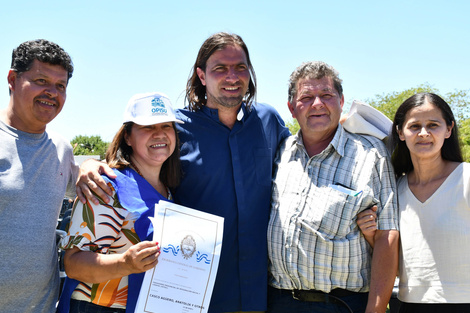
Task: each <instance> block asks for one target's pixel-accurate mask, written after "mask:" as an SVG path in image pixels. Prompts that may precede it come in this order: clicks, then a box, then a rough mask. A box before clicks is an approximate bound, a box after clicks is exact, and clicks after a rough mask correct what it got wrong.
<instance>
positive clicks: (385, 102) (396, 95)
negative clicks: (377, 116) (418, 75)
mask: <svg viewBox="0 0 470 313" xmlns="http://www.w3.org/2000/svg"><path fill="white" fill-rule="evenodd" d="M421 92H432V93H435V94H438V93H439V91H438V90H437V89H436V88H433V87H432V86H431V85H429V84H427V83H426V84H422V85H419V86H418V87H416V88H410V89H406V90H404V91H394V92H391V93H389V94H382V95H375V97H374V98H371V99H366V100H365V102H366V103H368V104H370V105H371V106H372V107H374V108H376V109H377V110H379V111H380V112H382V113H383V114H385V116H387V117H388V118H389V119H390V120H392V121H393V118H394V117H395V112H396V111H397V109H398V107H399V106H400V105H401V104H402V103H403V102H404V101H405V100H406V99H408V98H409V97H411V96H412V95H415V94H417V93H421Z"/></svg>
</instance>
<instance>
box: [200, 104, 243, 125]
mask: <svg viewBox="0 0 470 313" xmlns="http://www.w3.org/2000/svg"><path fill="white" fill-rule="evenodd" d="M200 110H201V112H202V113H204V114H205V115H206V116H207V117H209V118H210V119H212V120H215V121H217V122H219V110H218V109H211V108H209V107H207V106H206V105H203V106H201V109H200ZM247 113H248V110H247V108H246V104H245V102H242V105H241V106H240V109H239V111H238V114H237V121H239V122H244V121H245V119H246V118H247V116H248V114H247Z"/></svg>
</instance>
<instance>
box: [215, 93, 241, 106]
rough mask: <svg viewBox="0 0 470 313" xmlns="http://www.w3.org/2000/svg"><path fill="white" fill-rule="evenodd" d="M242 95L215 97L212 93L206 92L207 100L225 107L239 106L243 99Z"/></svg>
mask: <svg viewBox="0 0 470 313" xmlns="http://www.w3.org/2000/svg"><path fill="white" fill-rule="evenodd" d="M243 98H244V95H240V96H233V97H225V96H221V97H215V96H213V95H212V94H207V101H208V102H209V101H210V102H212V103H214V104H217V105H220V106H223V107H225V108H234V107H237V106H239V105H240V104H241V103H242V101H243Z"/></svg>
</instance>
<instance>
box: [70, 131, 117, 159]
mask: <svg viewBox="0 0 470 313" xmlns="http://www.w3.org/2000/svg"><path fill="white" fill-rule="evenodd" d="M70 144H71V145H72V147H73V154H74V155H99V156H100V158H101V159H104V155H105V153H106V149H108V145H109V143H107V142H104V141H103V140H102V139H101V137H100V136H81V135H79V136H75V138H73V139H72V141H71V142H70Z"/></svg>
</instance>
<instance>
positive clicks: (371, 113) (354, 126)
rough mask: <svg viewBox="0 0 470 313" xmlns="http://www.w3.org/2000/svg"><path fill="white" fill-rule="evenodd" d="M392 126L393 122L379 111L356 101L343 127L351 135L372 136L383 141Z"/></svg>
mask: <svg viewBox="0 0 470 313" xmlns="http://www.w3.org/2000/svg"><path fill="white" fill-rule="evenodd" d="M392 124H393V123H392V121H390V119H389V118H388V117H386V116H385V115H384V114H383V113H382V112H380V111H379V110H377V109H375V108H373V107H371V106H370V105H368V104H367V103H364V102H360V101H357V100H354V101H353V103H352V104H351V108H350V109H349V113H348V117H347V119H346V121H344V123H343V127H344V129H346V130H347V131H349V132H351V133H356V134H364V135H371V136H374V137H377V138H379V139H381V140H383V139H384V138H385V137H387V136H388V134H389V132H390V130H391V128H392Z"/></svg>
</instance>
